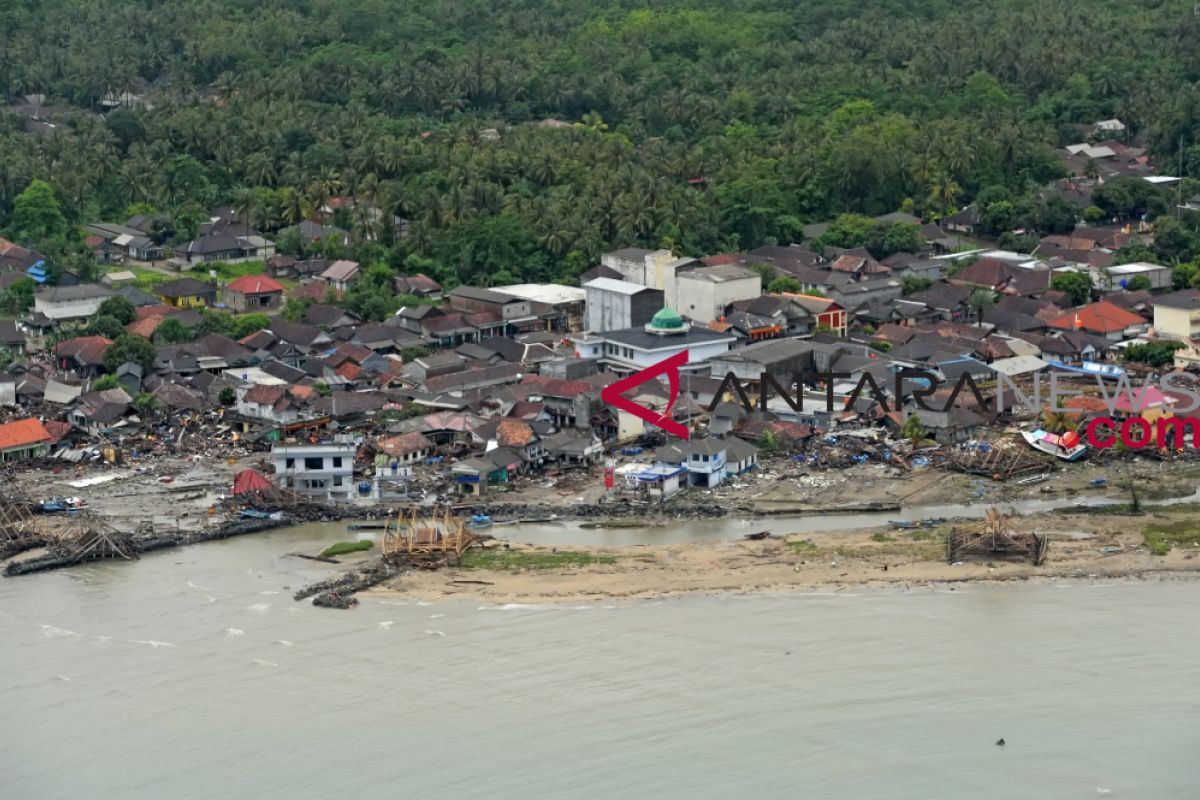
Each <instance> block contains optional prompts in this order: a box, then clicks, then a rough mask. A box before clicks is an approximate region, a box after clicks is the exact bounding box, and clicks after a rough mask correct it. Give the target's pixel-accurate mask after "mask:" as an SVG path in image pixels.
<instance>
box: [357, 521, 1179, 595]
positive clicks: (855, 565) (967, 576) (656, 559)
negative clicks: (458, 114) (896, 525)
mask: <svg viewBox="0 0 1200 800" xmlns="http://www.w3.org/2000/svg"><path fill="white" fill-rule="evenodd" d="M1191 518H1194V514H1190V513H1152V514H1144V515H1137V516H1117V515H1041V516H1031V517H1024V518H1022V519H1021V521H1020V522H1021V524H1022V526H1023V527H1024V529H1026V530H1033V531H1036V532H1038V533H1043V534H1046V535H1048V536H1050V537H1051V544H1050V548H1049V552H1048V555H1047V558H1046V561H1045V562H1044V563H1043V564H1042V565H1040V566H1033V565H1032V564H1029V563H1016V562H1006V561H989V560H986V559H971V560H967V561H965V562H963V563H956V564H949V563H947V562H946V559H945V549H944V544H943V537H942V534H944V533H945V532H946V531H947V530H949V529H950V527H951V526H952V525H951V524H949V523H948V524H947V525H944V526H942V527H941V528H938V529H931V530H929V531H894V530H885V529H882V528H880V529H875V530H872V531H861V532H854V533H845V532H838V533H829V534H806V535H803V536H799V535H796V536H793V535H788V534H786V533H785V532H781V533H780V534H777V535H778V536H780V538H772V539H768V540H763V541H746V540H736V541H728V542H713V543H703V544H681V545H668V546H645V547H626V548H572V549H571V550H570V552H569V554H565V553H563V552H562V551H558V552H556V551H555V549H554V548H549V547H529V546H521V545H511V546H510V547H511V549H510V551H509V554H507V556H506V557H507V558H508V559H510V560H512V561H514V562H517V563H521V562H527V563H530V562H536V561H537V560H538V559H539V558H543V557H547V558H550V557H566V558H569V559H571V560H573V561H574V562H575V563H568V564H563V565H560V566H553V567H549V568H531V567H516V568H512V567H505V566H499V567H497V566H488V567H485V568H478V567H477V568H449V569H443V570H441V571H437V572H424V571H416V572H410V573H408V574H405V575H403V576H401V577H399V578H397V579H395V580H393V581H391V582H390V583H389V584H386V585H385V586H382V587H379V588H376V589H374V590H371V591H370V592H367V593H365V596H400V595H403V596H405V597H412V598H418V599H422V600H435V599H443V598H476V599H479V600H482V601H487V602H490V603H522V602H530V603H532V602H536V603H567V602H588V601H594V600H601V599H605V600H613V599H617V600H619V599H646V598H663V597H674V596H680V595H686V594H693V593H701V594H751V593H794V592H806V591H839V590H843V589H846V588H848V587H871V586H875V587H888V586H891V587H903V586H913V587H915V586H921V585H930V584H945V585H948V586H951V587H953V586H954V585H955V584H959V583H964V582H975V581H996V582H1000V581H1026V580H1032V581H1055V580H1079V579H1083V580H1096V579H1115V578H1136V579H1144V580H1159V579H1166V578H1194V577H1197V576H1200V559H1197V558H1196V554H1197V552H1200V551H1198V550H1196V549H1194V548H1192V549H1187V548H1180V547H1176V548H1174V549H1172V550H1171V552H1169V553H1168V554H1167V555H1165V556H1160V555H1154V554H1152V553H1151V552H1150V551H1149V549H1148V548H1147V546H1146V544H1145V542H1144V540H1143V535H1142V530H1143V527H1144V526H1146V525H1151V524H1171V523H1175V522H1180V521H1183V520H1187V519H1191ZM964 524H969V523H964ZM576 554H577V557H576ZM363 560H364V561H365V560H366V559H363Z"/></svg>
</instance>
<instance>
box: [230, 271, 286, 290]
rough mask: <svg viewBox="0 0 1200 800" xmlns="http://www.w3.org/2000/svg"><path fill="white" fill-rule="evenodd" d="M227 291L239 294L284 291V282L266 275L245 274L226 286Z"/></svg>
mask: <svg viewBox="0 0 1200 800" xmlns="http://www.w3.org/2000/svg"><path fill="white" fill-rule="evenodd" d="M225 289H226V291H230V292H238V293H239V294H269V293H271V292H282V291H283V284H281V283H280V282H279V281H277V280H275V279H274V278H268V277H267V276H266V275H243V276H242V277H240V278H238V279H237V280H236V281H233V282H232V283H230V284H229V285H228V286H226V287H225Z"/></svg>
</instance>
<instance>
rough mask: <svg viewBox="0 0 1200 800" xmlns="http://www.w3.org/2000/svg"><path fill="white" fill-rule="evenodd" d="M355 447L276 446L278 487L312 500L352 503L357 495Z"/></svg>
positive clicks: (340, 445)
mask: <svg viewBox="0 0 1200 800" xmlns="http://www.w3.org/2000/svg"><path fill="white" fill-rule="evenodd" d="M357 452H358V448H357V447H355V446H354V445H353V444H314V445H287V446H284V445H275V446H274V447H272V448H271V463H272V464H273V465H274V467H275V476H276V478H277V480H276V484H277V485H278V486H280V487H281V488H284V489H292V490H294V491H296V492H298V493H299V494H302V495H307V496H309V497H323V498H325V499H327V500H348V499H350V497H351V496H352V495H353V493H354V456H355V455H356V453H357Z"/></svg>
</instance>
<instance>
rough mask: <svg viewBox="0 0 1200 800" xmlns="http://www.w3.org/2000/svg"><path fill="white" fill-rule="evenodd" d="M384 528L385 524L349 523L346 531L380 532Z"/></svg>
mask: <svg viewBox="0 0 1200 800" xmlns="http://www.w3.org/2000/svg"><path fill="white" fill-rule="evenodd" d="M385 528H387V523H386V522H351V523H350V524H349V525H347V526H346V530H348V531H381V530H384V529H385Z"/></svg>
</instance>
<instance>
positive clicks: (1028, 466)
mask: <svg viewBox="0 0 1200 800" xmlns="http://www.w3.org/2000/svg"><path fill="white" fill-rule="evenodd" d="M948 466H949V467H950V468H951V469H955V470H958V471H959V472H966V473H968V474H970V475H986V476H987V477H989V478H991V479H992V480H996V481H1005V480H1008V479H1009V478H1019V477H1022V476H1025V475H1035V474H1037V473H1040V472H1045V471H1046V470H1047V469H1053V467H1049V466H1047V462H1046V461H1044V460H1042V459H1040V458H1038V457H1036V456H1033V455H1031V454H1029V453H1028V452H1026V451H1024V450H1023V449H1019V448H994V449H991V450H988V451H987V452H980V451H978V450H971V451H969V452H965V453H956V454H955V455H954V456H953V457H952V458H951V459H950V461H949V463H948Z"/></svg>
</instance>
